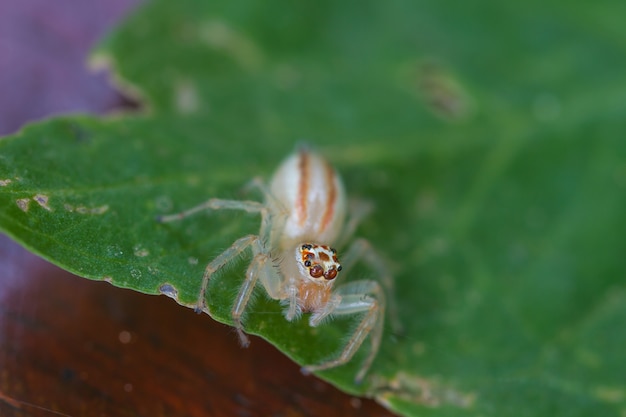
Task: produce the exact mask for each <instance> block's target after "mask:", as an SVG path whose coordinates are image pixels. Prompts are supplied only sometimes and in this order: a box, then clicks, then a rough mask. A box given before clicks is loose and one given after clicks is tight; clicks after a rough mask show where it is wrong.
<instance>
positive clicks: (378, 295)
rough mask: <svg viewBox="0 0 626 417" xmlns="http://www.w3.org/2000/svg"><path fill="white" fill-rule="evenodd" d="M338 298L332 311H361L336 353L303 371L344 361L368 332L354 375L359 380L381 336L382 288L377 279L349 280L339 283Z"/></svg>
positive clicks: (331, 365) (315, 369) (332, 366)
mask: <svg viewBox="0 0 626 417" xmlns="http://www.w3.org/2000/svg"><path fill="white" fill-rule="evenodd" d="M336 294H337V296H339V297H340V300H341V301H340V302H339V304H338V305H336V307H335V308H334V310H333V311H332V312H331V314H333V315H337V316H338V315H352V314H363V318H362V319H361V321H360V323H359V325H358V326H357V327H356V329H355V330H354V332H353V334H352V336H350V339H349V340H348V342H347V343H346V345H345V346H344V348H343V350H342V351H341V353H340V354H339V356H338V357H337V358H335V359H332V360H329V361H327V362H324V363H321V364H319V365H309V366H306V367H304V368H303V370H304V371H305V372H313V371H320V370H323V369H329V368H334V367H336V366H340V365H343V364H345V363H347V362H349V361H350V359H352V357H353V356H354V354H355V353H356V352H357V351H358V350H359V348H360V347H361V345H362V344H363V342H364V341H365V338H366V337H367V336H368V335H370V340H371V348H370V351H369V352H368V355H367V357H366V359H365V361H364V362H363V364H362V365H361V369H360V370H359V372H358V373H357V375H356V377H355V382H357V383H358V382H360V381H362V380H363V377H364V376H365V374H366V373H367V370H368V369H369V367H370V366H371V364H372V362H373V360H374V358H375V357H376V354H377V353H378V348H379V346H380V341H381V337H382V330H383V316H384V310H385V298H384V293H383V291H382V288H381V287H380V285H379V284H378V282H376V281H371V280H363V281H354V282H350V283H348V284H346V285H344V286H342V287H339V288H338V289H337V292H336Z"/></svg>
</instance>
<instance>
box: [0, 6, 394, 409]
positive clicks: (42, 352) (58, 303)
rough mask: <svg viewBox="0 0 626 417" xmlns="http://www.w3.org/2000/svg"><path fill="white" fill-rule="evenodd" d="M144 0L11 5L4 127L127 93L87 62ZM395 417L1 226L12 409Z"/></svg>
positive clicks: (1, 114) (3, 54)
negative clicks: (63, 262)
mask: <svg viewBox="0 0 626 417" xmlns="http://www.w3.org/2000/svg"><path fill="white" fill-rule="evenodd" d="M136 3H137V0H80V1H76V0H54V2H51V1H50V0H2V1H0V40H1V42H0V92H1V94H0V134H6V133H9V132H12V131H15V130H16V129H18V128H19V126H21V125H23V124H24V123H25V122H26V121H28V120H33V119H36V118H40V117H44V116H48V115H50V114H51V113H57V112H64V111H69V110H72V111H79V110H81V111H94V112H95V111H97V112H101V111H106V110H107V109H110V108H112V107H113V106H115V103H117V104H118V105H119V104H120V103H121V102H122V101H123V100H121V98H120V97H119V96H118V95H116V93H115V92H114V91H112V90H111V89H110V88H108V87H107V84H106V77H105V76H104V75H102V74H101V75H90V74H89V73H88V72H87V71H86V70H85V68H84V61H85V59H86V54H87V52H88V50H89V48H90V46H91V44H92V43H93V42H94V41H95V40H96V39H97V38H98V37H99V36H101V35H102V33H103V32H104V30H106V29H107V28H108V27H109V26H110V25H112V24H113V23H114V22H115V20H116V19H119V18H120V16H122V15H123V13H124V11H126V10H127V9H128V8H129V7H130V6H131V5H133V4H136ZM55 415H61V416H71V417H78V416H121V417H124V416H149V417H153V416H154V417H157V416H173V417H184V416H236V417H244V416H284V417H291V416H357V415H358V416H389V415H391V414H389V413H388V412H387V411H385V410H384V409H382V408H381V407H380V406H378V405H377V404H375V403H374V402H372V401H368V400H360V399H356V398H353V397H351V396H348V395H345V394H343V393H341V392H339V391H337V390H336V389H334V388H333V387H331V386H329V385H328V384H325V383H323V382H321V381H319V380H318V379H316V378H314V377H305V376H303V375H301V374H300V372H299V368H298V366H296V365H295V364H293V363H291V362H290V361H289V360H288V359H287V358H285V357H284V356H283V355H282V354H280V353H278V352H277V351H276V350H275V349H274V348H273V347H272V346H270V345H268V344H267V343H265V342H263V341H262V340H260V339H258V338H252V345H251V347H250V348H248V349H242V348H240V347H239V346H238V343H237V337H236V335H235V334H234V333H233V332H232V331H231V329H230V328H228V327H225V326H222V325H220V324H217V323H215V322H213V321H212V320H211V319H210V318H209V317H208V316H206V315H201V316H200V315H197V314H195V313H194V312H193V311H191V310H189V309H186V308H183V307H180V306H178V305H177V304H176V303H175V302H174V301H172V300H170V299H168V298H166V297H164V296H160V297H156V296H147V295H143V294H139V293H135V292H132V291H129V290H122V289H119V288H115V287H113V286H111V285H109V284H107V283H104V282H95V281H88V280H85V279H82V278H79V277H76V276H73V275H71V274H69V273H67V272H64V271H62V270H60V269H58V268H56V267H54V266H52V265H50V264H48V263H46V262H44V261H42V260H40V259H39V258H37V257H35V256H34V255H32V254H30V253H28V252H27V251H26V250H24V249H22V248H21V247H19V246H18V245H16V244H15V243H13V242H11V241H10V240H9V239H8V238H6V237H5V236H2V235H0V417H13V416H45V417H50V416H55Z"/></svg>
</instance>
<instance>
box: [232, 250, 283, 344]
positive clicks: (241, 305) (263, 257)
mask: <svg viewBox="0 0 626 417" xmlns="http://www.w3.org/2000/svg"><path fill="white" fill-rule="evenodd" d="M252 244H253V245H254V246H253V247H252V250H253V252H254V253H255V255H254V258H253V259H252V262H250V266H248V270H247V271H246V278H245V280H244V282H243V283H242V284H241V288H240V289H239V294H237V298H236V299H235V303H234V304H233V307H232V309H231V317H232V318H233V322H234V324H235V328H236V329H237V334H238V335H239V341H240V342H241V344H242V346H248V345H249V344H250V342H249V339H248V336H246V334H245V333H244V332H243V323H242V316H243V314H244V312H245V310H246V307H247V306H248V304H249V303H250V299H251V297H252V293H253V291H254V287H255V286H256V284H257V281H258V280H259V278H261V281H268V282H269V281H270V280H272V279H280V277H278V276H277V274H276V270H275V269H274V266H273V265H272V259H271V257H270V255H269V254H268V253H266V252H265V247H264V246H263V245H261V244H260V242H259V240H258V239H256V240H255V241H254V242H252ZM264 285H265V284H264Z"/></svg>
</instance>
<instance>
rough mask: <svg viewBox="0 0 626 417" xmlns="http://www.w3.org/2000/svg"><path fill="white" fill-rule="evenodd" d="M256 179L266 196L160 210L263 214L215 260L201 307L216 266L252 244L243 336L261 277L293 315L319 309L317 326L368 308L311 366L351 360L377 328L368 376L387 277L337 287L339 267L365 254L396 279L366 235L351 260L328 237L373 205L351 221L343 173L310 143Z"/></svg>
mask: <svg viewBox="0 0 626 417" xmlns="http://www.w3.org/2000/svg"><path fill="white" fill-rule="evenodd" d="M255 184H256V185H258V187H259V188H260V190H261V191H262V192H263V194H264V196H265V201H264V202H263V203H259V202H256V201H235V200H221V199H216V198H213V199H210V200H208V201H206V202H205V203H203V204H201V205H199V206H196V207H193V208H191V209H189V210H186V211H184V212H181V213H178V214H173V215H169V216H163V217H160V220H161V221H162V222H168V221H172V220H178V219H182V218H185V217H187V216H189V215H191V214H193V213H197V212H199V211H202V210H208V209H212V210H220V209H235V210H245V211H247V212H252V213H260V214H261V216H262V221H261V230H260V231H259V234H258V235H249V236H244V237H242V238H240V239H238V240H237V241H235V243H233V245H232V246H231V247H230V248H228V249H226V250H225V251H224V252H223V253H222V254H221V255H219V256H218V257H217V258H215V259H214V260H213V261H211V262H210V263H209V264H208V265H207V267H206V269H205V272H204V277H203V280H202V285H201V288H200V294H199V295H198V305H197V309H198V310H201V311H207V312H208V308H207V306H206V301H205V293H206V289H207V285H208V282H209V279H210V278H211V277H212V276H213V274H214V273H215V272H216V271H217V270H219V269H220V268H221V267H223V266H224V265H225V264H226V263H228V262H230V261H231V260H233V259H235V258H237V257H238V256H239V255H240V254H241V253H242V252H243V251H245V250H246V249H247V248H250V249H251V251H252V255H253V257H252V261H251V262H250V265H249V266H248V270H247V272H246V275H245V279H244V281H243V283H242V285H241V289H240V290H239V294H238V295H237V298H236V299H235V302H234V304H233V307H232V318H233V322H234V325H235V327H236V328H237V331H238V334H239V337H240V339H241V342H242V344H244V345H247V344H248V337H247V336H246V334H245V333H244V331H243V324H242V321H243V315H244V312H245V310H246V307H247V306H248V304H249V302H250V300H251V296H252V292H253V290H254V287H255V286H256V284H257V283H260V284H261V285H262V286H263V287H264V288H265V290H266V291H267V293H268V295H269V296H270V297H271V298H273V299H276V300H281V303H282V304H283V305H284V306H285V312H284V314H285V318H286V319H287V320H289V321H291V320H294V319H295V318H296V317H298V316H299V314H300V313H311V315H310V317H309V324H310V325H311V326H317V325H319V324H320V323H322V322H323V320H324V319H325V318H327V317H329V316H341V315H354V314H357V315H360V316H361V320H360V322H359V324H358V326H357V327H356V328H355V329H354V330H353V333H352V334H351V336H350V337H349V340H348V341H347V343H346V345H345V347H344V348H343V350H342V351H341V352H340V353H339V355H337V356H336V357H335V358H334V359H331V360H328V361H326V362H323V363H320V364H318V365H309V366H306V367H305V368H304V370H306V371H308V372H310V371H318V370H322V369H328V368H332V367H335V366H340V365H343V364H344V363H346V362H348V361H349V360H350V359H351V358H352V357H353V356H354V354H355V353H356V352H357V350H358V349H359V348H360V347H361V345H362V344H363V342H364V341H365V339H366V338H367V337H368V336H369V338H370V340H371V348H370V351H369V353H368V355H367V356H366V359H365V361H364V362H363V365H362V366H361V369H360V370H359V372H358V373H357V375H356V377H355V380H357V381H360V380H361V379H362V378H363V377H364V376H365V373H366V372H367V370H368V368H369V366H370V365H371V363H372V361H373V360H374V357H375V356H376V352H377V351H378V347H379V345H380V341H381V336H382V330H383V321H384V320H383V316H384V311H385V296H384V293H383V291H382V288H381V286H380V285H379V283H378V282H377V281H373V280H357V281H350V282H348V283H345V284H343V285H338V286H337V288H336V289H334V288H333V287H334V284H335V282H336V281H337V278H338V277H339V272H340V271H341V272H342V275H343V274H346V273H347V272H348V270H349V269H350V267H351V266H353V265H354V264H355V263H356V262H357V261H359V260H362V261H364V262H365V263H366V264H367V265H369V266H370V267H371V268H372V269H374V270H375V271H376V272H377V274H378V275H379V277H380V279H381V280H382V282H383V283H384V284H386V286H387V287H388V288H391V284H392V280H391V277H390V275H389V273H388V269H387V268H386V266H385V264H384V263H383V262H382V261H381V259H380V257H379V256H378V255H377V254H376V252H375V251H374V250H373V249H372V247H371V245H369V243H367V242H366V241H365V240H363V239H357V240H355V241H354V242H353V243H352V244H351V245H350V246H349V247H348V249H347V251H346V252H345V255H344V257H343V265H342V264H340V263H339V260H338V257H337V251H336V250H335V249H333V247H331V246H328V245H338V244H341V243H342V242H344V241H346V240H347V238H348V237H350V236H351V234H352V232H353V231H354V228H355V227H356V224H357V223H358V221H359V220H360V219H361V218H362V217H363V216H364V214H365V213H366V212H367V210H366V209H363V207H362V206H361V207H358V206H357V210H356V211H355V212H354V213H352V214H353V218H352V220H351V221H349V222H346V221H345V218H346V208H347V199H346V195H345V191H344V187H343V184H342V182H341V179H340V178H339V176H338V175H337V172H336V171H335V170H334V169H333V167H332V166H331V165H330V164H329V163H328V162H327V161H326V160H325V159H323V158H322V157H321V156H320V155H318V154H316V153H313V152H310V151H309V150H306V149H302V150H300V151H298V152H296V153H294V154H293V155H291V156H289V157H288V158H287V159H286V160H285V161H284V162H283V163H282V164H281V165H280V166H279V167H278V169H277V170H276V173H275V174H274V176H273V177H272V180H271V181H270V183H269V184H268V185H267V186H266V185H265V184H263V183H262V182H260V181H257V182H256V183H255ZM313 242H315V243H313ZM272 254H274V255H275V256H272ZM276 256H278V257H279V258H280V259H281V262H280V263H279V265H278V266H276V265H275V262H274V259H276Z"/></svg>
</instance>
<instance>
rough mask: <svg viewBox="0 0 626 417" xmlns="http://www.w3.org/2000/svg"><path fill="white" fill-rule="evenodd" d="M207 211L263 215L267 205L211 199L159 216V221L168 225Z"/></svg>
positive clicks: (255, 202)
mask: <svg viewBox="0 0 626 417" xmlns="http://www.w3.org/2000/svg"><path fill="white" fill-rule="evenodd" d="M205 210H244V211H247V212H248V213H261V212H263V211H264V210H265V205H264V204H262V203H259V202H258V201H247V200H246V201H239V200H223V199H220V198H211V199H209V200H207V201H205V202H204V203H202V204H198V205H197V206H195V207H192V208H190V209H187V210H185V211H181V212H180V213H174V214H168V215H163V216H157V221H159V222H161V223H168V222H172V221H176V220H181V219H184V218H185V217H189V216H191V215H193V214H196V213H199V212H201V211H205Z"/></svg>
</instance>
